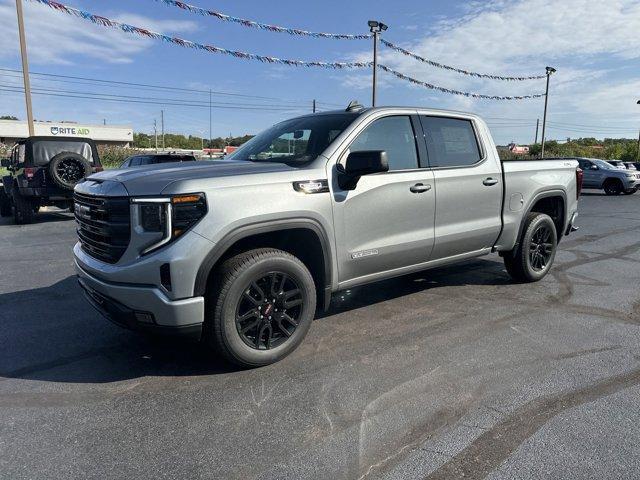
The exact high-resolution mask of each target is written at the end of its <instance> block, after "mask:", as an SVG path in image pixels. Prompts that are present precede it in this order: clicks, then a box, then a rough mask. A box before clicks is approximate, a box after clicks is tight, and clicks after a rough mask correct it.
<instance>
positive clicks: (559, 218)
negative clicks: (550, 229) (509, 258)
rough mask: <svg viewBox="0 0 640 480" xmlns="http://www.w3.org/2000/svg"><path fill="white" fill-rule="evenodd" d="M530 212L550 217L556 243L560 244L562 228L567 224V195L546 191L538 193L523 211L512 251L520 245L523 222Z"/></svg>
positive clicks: (560, 192)
mask: <svg viewBox="0 0 640 480" xmlns="http://www.w3.org/2000/svg"><path fill="white" fill-rule="evenodd" d="M531 212H539V213H546V214H547V215H549V216H550V217H551V219H552V220H553V223H554V224H555V226H556V231H557V235H558V242H560V239H561V238H562V236H563V235H564V226H565V224H566V222H567V193H566V192H565V191H564V190H546V191H543V192H539V193H538V194H536V195H535V196H534V197H533V198H532V199H531V201H530V202H529V205H528V206H527V208H526V209H525V210H524V214H523V216H522V220H521V221H520V227H518V236H517V241H516V245H515V247H514V251H515V249H516V248H517V246H518V245H519V244H520V238H521V237H522V232H523V230H524V224H525V220H526V218H527V216H528V215H529V214H530V213H531Z"/></svg>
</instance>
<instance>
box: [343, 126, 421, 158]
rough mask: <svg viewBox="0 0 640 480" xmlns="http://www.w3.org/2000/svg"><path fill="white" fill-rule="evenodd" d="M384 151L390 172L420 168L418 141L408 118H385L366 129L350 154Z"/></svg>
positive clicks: (353, 144) (355, 142)
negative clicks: (365, 151)
mask: <svg viewBox="0 0 640 480" xmlns="http://www.w3.org/2000/svg"><path fill="white" fill-rule="evenodd" d="M363 150H384V151H386V152H387V158H388V160H389V170H408V169H412V168H418V153H417V151H416V140H415V135H414V133H413V127H412V126H411V120H410V119H409V117H407V116H397V117H384V118H380V119H378V120H376V121H374V122H373V123H372V124H371V125H369V126H368V127H367V128H365V129H364V130H363V131H362V132H360V134H359V135H358V136H357V137H356V139H355V140H354V141H353V143H352V144H351V146H350V147H349V151H350V152H360V151H363Z"/></svg>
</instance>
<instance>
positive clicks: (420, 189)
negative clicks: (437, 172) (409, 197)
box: [409, 183, 431, 193]
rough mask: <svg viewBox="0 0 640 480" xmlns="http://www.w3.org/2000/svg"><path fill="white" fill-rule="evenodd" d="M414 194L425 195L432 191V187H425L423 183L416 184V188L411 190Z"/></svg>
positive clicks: (413, 187)
mask: <svg viewBox="0 0 640 480" xmlns="http://www.w3.org/2000/svg"><path fill="white" fill-rule="evenodd" d="M409 190H411V192H413V193H424V192H428V191H429V190H431V185H424V184H422V183H416V184H415V185H414V186H412V187H411V188H409Z"/></svg>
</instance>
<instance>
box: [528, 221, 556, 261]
mask: <svg viewBox="0 0 640 480" xmlns="http://www.w3.org/2000/svg"><path fill="white" fill-rule="evenodd" d="M552 237H553V232H552V231H551V229H550V228H549V226H548V225H547V224H544V223H543V224H541V225H540V226H539V227H538V228H537V229H536V230H535V231H534V232H533V235H532V236H531V242H530V244H529V262H530V263H531V268H533V269H534V270H535V271H538V272H540V271H543V270H544V269H545V268H546V267H547V265H548V263H549V261H550V260H551V256H552V255H553V249H554V242H553V238H552Z"/></svg>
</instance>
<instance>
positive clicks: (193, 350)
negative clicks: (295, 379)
mask: <svg viewBox="0 0 640 480" xmlns="http://www.w3.org/2000/svg"><path fill="white" fill-rule="evenodd" d="M0 325H2V335H0V382H2V381H3V377H4V378H5V379H6V378H23V379H31V380H43V381H49V382H70V383H104V382H115V381H121V380H127V379H132V378H139V377H145V376H172V377H178V376H198V375H215V374H221V373H226V372H230V371H233V370H237V367H233V366H231V365H229V364H228V363H226V362H223V361H222V360H220V359H218V358H217V357H215V355H213V354H212V353H211V352H209V351H207V350H206V349H205V348H204V347H202V346H200V345H199V344H198V343H197V342H193V341H191V342H190V341H187V340H180V339H178V338H169V337H151V336H148V335H142V334H138V333H135V332H130V331H128V330H124V329H121V328H120V327H117V326H115V325H112V324H111V323H110V322H109V321H107V320H106V319H104V318H102V317H101V316H100V315H99V314H98V313H97V312H96V311H95V310H94V309H93V308H92V307H91V306H90V305H89V304H88V303H87V301H86V300H85V299H84V296H83V294H82V291H81V289H80V287H79V286H78V285H77V282H76V279H75V277H73V276H69V277H67V278H65V279H64V280H62V281H60V282H58V283H56V284H54V285H51V286H48V287H43V288H35V289H32V290H24V291H20V292H13V293H6V294H1V295H0Z"/></svg>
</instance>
